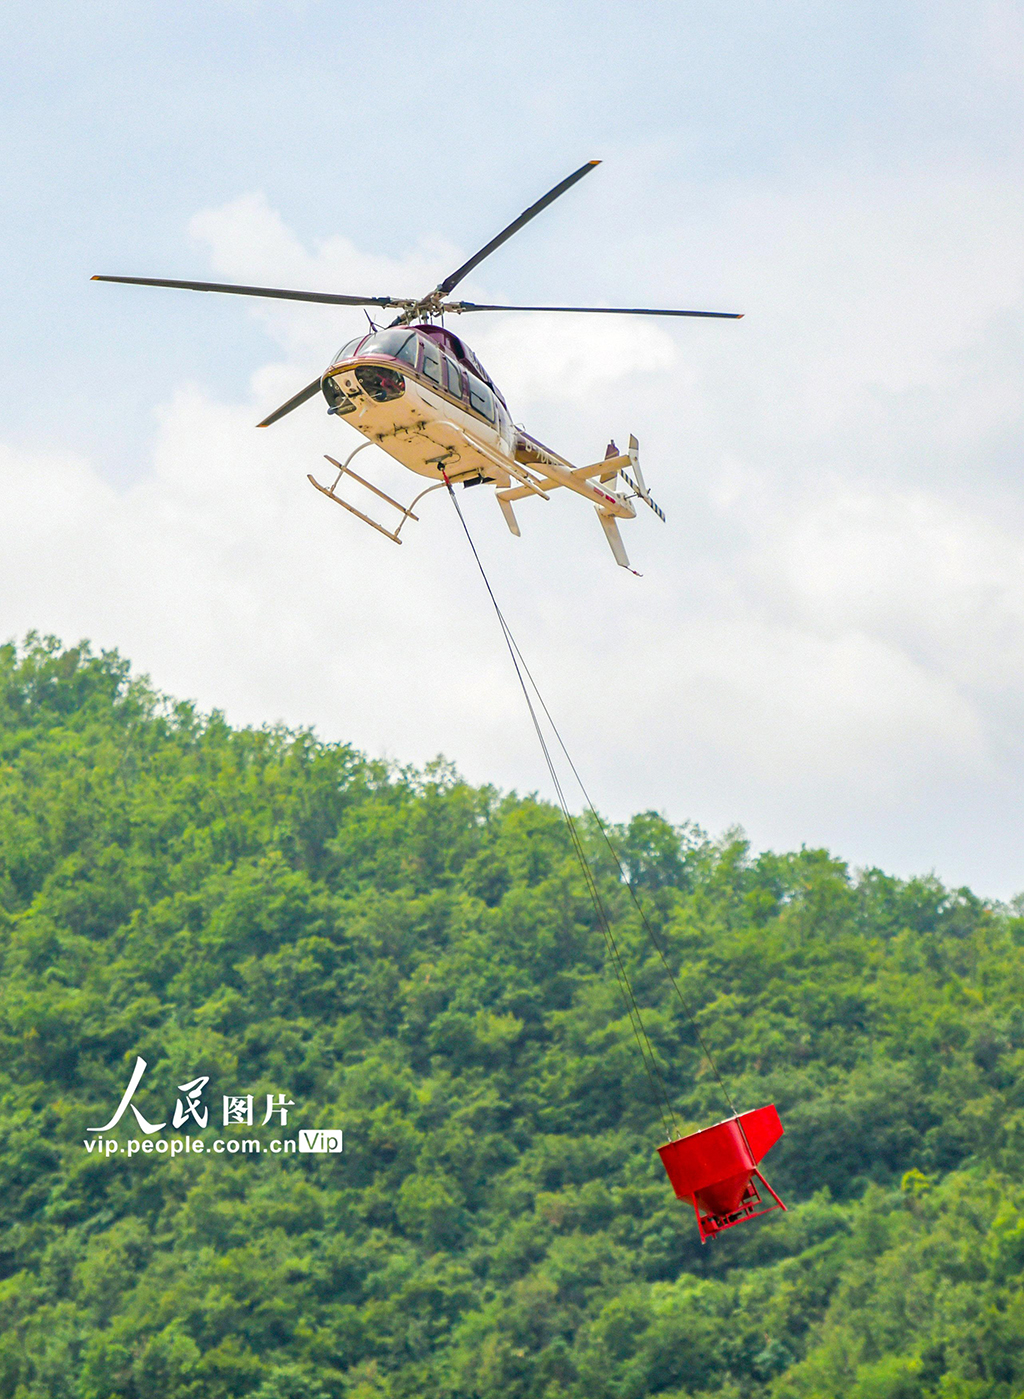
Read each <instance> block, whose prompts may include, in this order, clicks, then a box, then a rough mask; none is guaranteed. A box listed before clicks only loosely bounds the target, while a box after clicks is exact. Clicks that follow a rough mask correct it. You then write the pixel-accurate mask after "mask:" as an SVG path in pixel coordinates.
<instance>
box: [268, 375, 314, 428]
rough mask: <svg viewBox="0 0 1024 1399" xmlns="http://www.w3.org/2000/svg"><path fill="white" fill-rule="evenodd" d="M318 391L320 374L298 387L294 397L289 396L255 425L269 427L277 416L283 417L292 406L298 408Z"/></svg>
mask: <svg viewBox="0 0 1024 1399" xmlns="http://www.w3.org/2000/svg"><path fill="white" fill-rule="evenodd" d="M319 391H320V376H319V374H318V375H317V377H316V378H315V379H314V380H313V382H312V383H311V384H307V385H306V387H305V388H304V389H300V390H299V392H298V393H297V394H296V395H295V397H294V398H290V399H289V400H288V402H287V403H282V404H281V406H280V408H275V409H274V411H273V413H270V414H268V416H267V417H265V418H264V419H263V421H262V422H261V423H257V424H256V426H257V427H269V426H270V424H271V423H276V422H277V420H278V418H283V417H284V415H285V414H286V413H290V412H291V411H292V409H293V408H300V407H301V406H302V404H303V403H305V402H306V400H307V399H309V398H312V397H313V395H314V394H315V393H319Z"/></svg>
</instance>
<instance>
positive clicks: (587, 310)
mask: <svg viewBox="0 0 1024 1399" xmlns="http://www.w3.org/2000/svg"><path fill="white" fill-rule="evenodd" d="M444 309H445V310H446V311H454V312H456V313H458V312H461V311H573V312H577V313H580V314H582V315H591V316H709V317H713V318H714V319H715V320H724V321H741V320H742V319H743V312H742V311H665V310H660V309H657V308H654V307H651V306H481V305H478V304H477V302H475V301H453V302H451V303H450V304H449V305H448V306H446V307H445V308H444Z"/></svg>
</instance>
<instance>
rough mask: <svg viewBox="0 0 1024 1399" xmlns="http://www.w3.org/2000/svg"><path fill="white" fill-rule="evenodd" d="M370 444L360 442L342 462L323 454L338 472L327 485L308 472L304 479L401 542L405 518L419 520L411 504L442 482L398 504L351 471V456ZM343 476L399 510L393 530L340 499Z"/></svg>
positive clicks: (438, 488) (343, 506)
mask: <svg viewBox="0 0 1024 1399" xmlns="http://www.w3.org/2000/svg"><path fill="white" fill-rule="evenodd" d="M372 446H373V443H372V442H361V443H360V444H359V446H358V447H357V448H356V449H355V451H354V452H350V453H349V455H348V456H347V457H346V458H345V460H344V462H340V461H335V460H334V458H333V457H328V456H327V455H326V454H325V456H324V460H325V461H329V462H330V463H331V465H332V466H336V467H337V468H338V474H337V476H336V477H335V478H334V480H333V481H332V483H331V484H330V485H329V486H321V484H320V482H319V481H317V480H316V479H315V477H313V476H310V475H308V474H307V476H306V480H307V481H308V482H309V484H310V485H311V486H315V487H316V489H317V490H318V491H319V492H320V494H321V495H325V496H327V498H328V500H333V501H334V503H335V505H340V506H341V507H342V509H343V510H347V511H348V512H349V514H351V515H355V516H356V518H357V519H359V520H362V521H363V523H364V524H367V525H370V526H371V527H372V528H373V529H375V530H378V531H379V532H380V533H381V534H383V535H384V537H385V538H386V539H390V540H391V541H392V542H393V543H395V544H401V542H402V541H401V539H399V537H398V536H399V534H400V533H401V530H402V526H403V525H404V524H405V522H406V520H415V521H416V522H417V523H418V522H419V516H418V515H414V514H413V506H415V505H418V504H419V503H420V501H421V500H422V499H423V497H424V496H425V495H428V494H429V493H430V492H431V491H436V490H440V488H441V486H442V485H443V484H444V483H443V482H441V481H439V482H438V483H437V485H434V486H428V487H427V488H426V490H425V491H420V493H419V495H418V496H417V497H416V499H415V500H414V501H413V502H412V505H409V506H405V505H402V504H400V503H399V502H398V501H397V500H394V499H393V498H392V497H391V496H389V495H388V494H386V492H384V491H382V490H380V489H379V488H378V487H377V486H375V485H374V484H373V482H372V481H367V480H366V479H365V478H364V477H362V476H360V475H359V473H358V472H356V471H353V470H352V468H351V467H350V466H349V462H350V461H351V460H352V458H353V457H354V456H355V455H356V453H357V452H361V451H362V450H363V448H364V447H372ZM343 476H351V477H352V479H353V481H356V482H357V483H358V484H359V485H360V486H364V487H365V488H366V490H368V491H372V493H373V494H374V495H375V496H377V497H378V499H380V500H383V501H384V502H385V503H386V504H388V505H390V506H392V507H393V508H394V509H395V510H397V511H398V512H399V514H400V515H401V516H402V518H401V519H400V520H399V522H398V524H397V525H396V526H395V528H394V529H393V530H389V529H388V528H387V526H385V525H382V524H380V523H379V522H378V521H377V520H373V519H371V518H370V516H369V515H365V514H364V513H363V511H362V510H359V509H357V508H356V506H354V505H352V504H350V502H349V501H347V500H342V498H341V496H340V495H337V494H335V492H336V491H337V489H338V484H339V482H340V481H341V478H342V477H343Z"/></svg>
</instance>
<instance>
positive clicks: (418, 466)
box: [92, 160, 742, 572]
mask: <svg viewBox="0 0 1024 1399" xmlns="http://www.w3.org/2000/svg"><path fill="white" fill-rule="evenodd" d="M600 163H601V162H600V161H599V160H590V161H587V163H586V164H585V165H581V166H580V168H579V169H578V170H575V171H573V173H572V174H571V175H569V176H567V177H566V178H565V179H564V180H562V181H560V182H559V183H558V184H557V185H555V186H554V188H553V189H550V190H549V191H548V192H547V194H545V195H544V196H543V197H542V198H541V199H538V200H537V202H536V203H535V204H531V205H530V207H529V208H528V209H526V210H525V211H524V212H523V213H522V214H520V215H519V217H518V218H516V219H513V221H512V222H511V223H510V224H509V225H508V226H507V227H506V228H503V229H502V231H501V232H500V233H498V234H497V235H496V236H495V237H494V238H492V239H491V240H490V242H489V243H485V244H484V246H483V247H482V248H480V249H479V251H478V252H476V253H474V254H473V256H472V257H471V258H469V259H467V261H466V262H464V263H463V264H462V265H461V267H457V268H456V269H455V271H454V272H452V273H450V275H449V276H447V277H445V278H444V280H443V281H441V282H439V283H438V285H437V286H436V287H435V288H434V290H433V291H431V292H428V293H427V295H426V296H423V297H420V298H419V299H416V298H407V297H394V296H349V295H343V294H340V293H335V292H318V291H287V290H283V289H281V288H278V287H248V286H236V285H234V284H230V283H222V282H183V281H172V280H169V279H167V278H158V277H110V276H95V277H93V278H92V280H93V281H94V282H123V283H127V284H129V285H132V286H147V287H171V288H178V289H182V290H187V291H211V292H227V293H231V294H233V295H236V296H263V297H272V298H276V299H278V300H282V301H307V302H310V301H311V302H325V303H327V304H329V305H335V306H361V307H364V308H365V307H370V306H373V307H378V306H379V307H384V308H388V309H393V310H396V311H397V312H398V314H397V316H396V317H395V319H394V320H393V321H392V322H391V323H390V325H389V326H387V327H385V328H378V327H376V326H374V324H373V322H372V321H371V322H370V329H369V331H368V332H367V333H365V334H363V335H360V336H356V337H355V338H354V339H352V340H349V341H347V342H346V343H345V344H344V345H343V346H342V347H341V349H340V350H339V351H338V353H337V354H336V355H335V356H334V358H333V359H332V361H331V363H330V364H329V365H328V367H327V368H326V369H325V370H324V372H323V373H322V374H320V375H319V376H318V377H317V378H315V379H313V380H312V381H311V382H310V383H308V384H307V385H306V387H305V388H303V389H300V390H299V392H298V393H297V394H295V395H293V397H291V398H290V399H288V401H287V402H286V403H282V404H281V406H280V407H279V408H276V409H275V410H274V412H272V413H269V414H268V415H267V417H265V418H264V419H263V421H262V422H260V423H258V424H257V426H258V427H261V428H265V427H270V426H271V424H272V423H276V422H278V421H279V420H280V419H281V418H283V417H284V416H285V415H286V414H288V413H291V412H293V411H294V409H296V408H299V407H300V406H301V405H302V404H304V403H306V402H308V400H310V399H312V398H314V397H315V396H316V395H317V394H321V395H322V396H323V398H324V399H325V400H326V403H327V412H328V413H329V414H331V415H336V416H338V417H341V418H343V419H344V420H345V421H346V422H348V423H349V424H350V425H351V426H352V427H354V428H355V429H356V431H357V432H358V433H360V434H361V435H362V437H363V438H364V439H365V441H363V442H361V443H360V444H359V446H358V447H356V448H355V449H354V451H352V452H350V453H349V455H348V456H347V457H346V458H345V460H344V461H343V462H339V461H337V460H336V459H335V458H334V457H330V456H328V457H326V460H327V461H328V462H330V464H331V465H332V466H333V467H335V468H336V469H337V475H336V477H335V479H334V481H333V482H332V483H331V484H330V485H327V486H325V485H322V484H321V483H320V482H319V481H317V480H316V478H315V477H314V476H312V475H310V476H309V477H308V480H309V481H310V482H311V484H312V485H314V486H315V487H316V489H317V490H318V491H320V492H321V493H322V494H324V495H326V496H327V497H328V498H329V499H331V500H333V501H334V502H335V503H336V504H338V505H341V506H343V507H344V509H346V510H348V511H349V512H350V513H351V514H353V515H355V516H357V517H358V518H359V519H360V520H362V521H364V523H366V524H368V525H371V526H372V527H373V528H374V529H375V530H379V531H380V533H381V534H383V535H385V536H386V537H387V538H388V539H390V540H393V541H394V543H396V544H401V543H402V540H401V537H400V536H401V530H402V527H403V525H404V524H405V523H406V521H407V520H414V521H415V520H418V518H419V517H418V516H417V515H416V514H415V513H414V511H415V507H416V506H417V505H418V504H419V502H420V500H422V498H423V497H424V496H425V495H427V494H429V492H431V491H434V490H439V489H442V488H443V487H446V486H447V487H448V488H449V489H451V487H452V486H453V485H454V484H456V483H459V482H461V483H462V485H463V486H464V487H466V486H477V485H483V484H485V483H487V484H490V485H493V486H494V489H495V495H496V498H497V501H498V505H499V507H500V508H501V511H502V514H503V515H504V518H505V522H506V524H507V525H508V527H509V529H510V530H511V532H512V533H513V534H514V535H516V536H518V535H519V533H520V530H519V523H518V520H517V518H516V514H515V510H514V508H513V506H514V503H515V502H516V501H519V500H523V499H526V498H528V497H531V496H539V497H540V498H541V499H542V500H549V499H550V494H549V493H550V492H551V491H552V490H555V489H558V488H565V489H567V490H570V491H572V492H574V493H575V494H576V495H579V496H582V497H583V498H584V499H585V500H589V501H590V502H591V503H592V504H593V505H594V507H595V508H596V511H597V516H598V519H599V520H600V522H601V526H602V528H603V529H604V533H605V536H606V538H607V540H608V543H609V545H610V546H611V551H612V554H613V556H614V558H615V561H616V563H618V564H619V565H620V566H621V567H623V568H626V569H630V571H631V572H634V571H635V570H632V569H631V568H630V563H629V558H628V556H627V554H626V550H625V548H624V546H623V543H622V537H621V535H620V534H619V526H618V522H619V520H624V519H634V518H635V517H636V508H635V506H634V504H633V502H634V501H635V500H640V501H642V502H643V503H644V504H645V505H646V506H648V508H649V509H651V510H653V511H654V513H655V514H656V515H657V516H658V518H659V519H661V520H664V519H665V515H664V512H663V511H662V510H661V508H660V507H659V506H658V505H657V504H656V503H655V501H654V499H653V498H652V496H651V494H650V491H649V490H648V489H647V485H646V482H645V480H644V476H643V472H642V470H641V468H640V457H639V444H638V442H637V439H636V438H635V437H634V436H632V435H631V436H630V438H629V445H628V448H627V450H626V451H625V452H620V451H619V449H618V448H617V447H616V445H615V443H614V441H613V442H611V443H609V445H608V448H607V450H606V453H605V455H604V457H603V458H601V459H600V460H599V461H597V462H594V463H592V464H590V465H585V466H574V465H573V464H572V463H571V462H569V461H567V460H566V458H565V457H563V456H560V455H559V454H558V453H557V452H554V451H552V450H551V448H549V447H546V446H544V444H543V443H541V442H539V441H537V439H536V438H534V437H531V436H530V434H529V433H527V432H526V431H524V429H523V428H521V427H519V426H518V425H517V424H515V423H514V422H513V420H512V417H511V415H510V413H509V409H508V404H507V403H506V401H505V397H504V395H503V394H502V393H501V391H500V389H499V388H498V387H497V385H496V384H495V383H494V380H493V379H492V378H491V377H490V375H489V374H488V373H487V371H486V370H485V369H484V367H483V365H482V364H481V363H480V361H479V359H477V357H476V355H475V354H474V353H473V351H472V350H471V349H470V348H469V346H468V345H467V344H466V342H465V341H464V340H463V339H462V338H461V337H460V336H458V335H455V334H454V333H453V332H452V331H451V330H449V329H448V328H447V327H446V326H445V325H444V317H445V315H454V316H459V315H465V314H467V313H472V312H481V311H545V312H568V313H572V314H585V315H602V316H607V315H619V316H623V315H626V316H698V317H705V318H709V319H716V320H739V319H741V316H742V313H741V312H735V311H676V310H666V309H662V308H652V307H635V306H632V307H621V306H612V307H608V306H498V305H485V304H480V303H477V302H472V301H453V300H451V299H449V298H450V296H451V293H452V291H453V290H454V289H455V287H456V286H458V284H459V283H460V282H461V281H462V280H463V278H464V277H466V276H467V275H468V274H469V273H470V272H472V271H473V269H474V268H476V267H478V266H479V265H480V263H481V262H483V260H484V258H486V257H489V256H490V255H491V253H493V252H495V251H496V250H497V249H498V248H500V247H501V245H502V244H503V243H505V242H507V241H508V239H509V238H511V237H512V236H513V234H515V233H518V232H519V230H520V229H521V228H523V227H524V226H525V225H526V224H528V223H529V222H530V221H531V219H534V218H536V216H537V215H538V214H539V213H541V212H542V211H543V210H544V209H546V208H547V207H548V206H549V205H550V204H552V203H554V201H555V200H556V199H558V198H559V197H560V196H561V195H563V194H565V192H566V191H567V190H569V189H571V188H572V186H573V185H575V184H577V183H578V182H579V181H580V180H582V179H583V177H584V176H585V175H589V174H590V172H591V171H592V170H594V169H595V168H596V167H597V166H598V165H600ZM367 316H369V313H368V312H367ZM370 446H378V447H381V448H382V449H383V450H384V451H385V452H386V453H387V454H388V455H389V456H391V457H393V458H394V459H395V460H396V461H398V462H401V464H402V465H403V466H405V467H408V468H409V470H410V471H413V472H415V473H416V474H417V475H418V476H421V477H425V478H427V479H428V480H429V481H430V483H431V484H429V485H428V486H426V487H425V488H424V489H422V490H421V491H420V493H419V495H417V496H416V497H415V499H414V500H413V501H412V503H411V504H410V505H408V506H405V505H402V504H401V503H400V502H399V501H397V500H395V499H394V498H393V497H392V496H390V495H388V494H387V493H386V492H384V491H382V490H381V489H380V488H379V487H378V486H375V485H374V484H373V483H372V482H370V481H368V480H366V479H365V478H364V477H363V476H360V475H359V474H358V473H357V472H356V471H354V470H353V469H352V466H351V462H352V460H353V458H354V457H355V456H356V455H357V454H358V453H359V452H361V451H363V450H364V449H365V448H366V447H370ZM343 478H350V479H351V480H353V481H355V483H356V484H357V485H358V486H360V487H363V488H364V489H365V490H367V491H369V492H370V493H371V494H372V495H373V496H375V497H376V498H377V499H379V500H381V501H383V502H384V503H385V504H386V505H387V506H389V507H392V508H393V509H394V510H397V511H398V514H399V517H400V518H397V519H396V521H395V523H394V526H393V527H392V528H390V529H389V528H388V527H387V525H385V524H382V523H381V522H380V521H379V520H376V519H373V518H372V517H371V516H370V515H368V514H366V513H365V511H363V510H360V509H359V508H358V507H356V506H355V505H353V504H352V503H351V502H350V501H348V500H345V499H344V498H343V497H342V496H341V495H339V494H338V488H339V486H340V485H341V482H342V480H343ZM620 482H621V486H620ZM617 487H619V488H618V489H617Z"/></svg>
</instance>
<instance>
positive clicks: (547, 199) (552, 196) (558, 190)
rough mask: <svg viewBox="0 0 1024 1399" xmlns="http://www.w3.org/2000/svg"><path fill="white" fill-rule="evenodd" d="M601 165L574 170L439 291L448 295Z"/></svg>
mask: <svg viewBox="0 0 1024 1399" xmlns="http://www.w3.org/2000/svg"><path fill="white" fill-rule="evenodd" d="M600 164H601V162H600V161H599V160H588V161H587V163H586V165H581V166H580V168H579V169H578V170H574V171H573V173H572V174H571V175H570V176H569V177H568V178H567V179H565V180H563V181H562V183H561V184H559V185H555V187H554V189H552V190H548V192H547V194H546V195H545V196H544V198H543V199H538V200H537V202H536V204H531V205H530V207H529V208H528V209H527V210H526V212H525V213H523V214H520V215H519V217H518V218H517V219H514V220H513V222H512V223H510V224H509V226H508V228H504V229H502V231H501V232H500V233H499V234H498V236H497V238H492V239H491V241H490V242H489V243H485V244H484V246H483V247H482V248H481V249H480V251H479V252H478V253H474V254H473V256H472V257H471V258H470V259H469V261H468V262H464V263H463V264H462V266H461V267H458V268H456V270H455V271H454V272H453V273H452V274H451V276H450V277H446V278H445V279H444V281H443V282H440V283H438V287H437V290H438V291H439V292H441V294H442V295H447V294H448V292H450V291H451V289H452V287H454V286H457V285H458V284H459V282H461V281H462V279H463V277H465V276H466V274H467V273H468V272H472V270H473V268H474V267H476V266H478V265H479V264H480V263H481V262H483V260H484V258H485V257H490V255H491V253H493V252H494V250H495V248H500V247H501V245H502V243H505V242H507V241H508V239H509V238H511V237H512V235H513V233H518V232H519V230H520V229H521V228H522V227H523V225H524V224H527V223H529V222H530V220H531V219H534V218H536V217H537V215H538V214H539V213H540V212H541V211H542V210H543V209H546V208H547V207H548V205H549V204H553V203H554V202H555V200H556V199H557V198H558V196H559V195H560V194H564V193H565V191H566V190H567V189H571V187H572V186H573V185H574V184H575V183H576V181H577V180H582V179H583V176H584V175H589V174H590V172H591V170H593V169H594V167H595V166H596V165H600Z"/></svg>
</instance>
